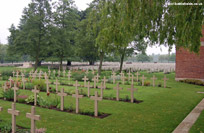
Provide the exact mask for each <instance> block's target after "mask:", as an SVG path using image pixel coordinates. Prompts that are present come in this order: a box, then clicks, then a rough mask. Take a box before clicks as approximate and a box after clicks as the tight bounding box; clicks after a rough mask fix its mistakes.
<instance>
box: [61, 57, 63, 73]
mask: <svg viewBox="0 0 204 133" xmlns="http://www.w3.org/2000/svg"><path fill="white" fill-rule="evenodd" d="M62 61H63V57H61V58H60V70H62Z"/></svg>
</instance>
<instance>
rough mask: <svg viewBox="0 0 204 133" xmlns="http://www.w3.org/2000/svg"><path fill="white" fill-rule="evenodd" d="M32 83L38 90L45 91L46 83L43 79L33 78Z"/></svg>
mask: <svg viewBox="0 0 204 133" xmlns="http://www.w3.org/2000/svg"><path fill="white" fill-rule="evenodd" d="M33 85H34V86H37V89H39V90H40V91H46V84H45V81H44V80H33Z"/></svg>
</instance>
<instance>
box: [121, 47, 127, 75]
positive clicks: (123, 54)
mask: <svg viewBox="0 0 204 133" xmlns="http://www.w3.org/2000/svg"><path fill="white" fill-rule="evenodd" d="M125 52H126V48H124V50H123V52H122V55H121V58H120V73H121V71H122V70H123V61H124V58H125Z"/></svg>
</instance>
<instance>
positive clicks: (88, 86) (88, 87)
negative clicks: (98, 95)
mask: <svg viewBox="0 0 204 133" xmlns="http://www.w3.org/2000/svg"><path fill="white" fill-rule="evenodd" d="M90 87H91V86H90V81H89V82H88V85H87V89H88V92H87V93H88V94H87V96H88V97H90Z"/></svg>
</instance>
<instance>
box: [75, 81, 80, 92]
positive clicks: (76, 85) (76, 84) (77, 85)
mask: <svg viewBox="0 0 204 133" xmlns="http://www.w3.org/2000/svg"><path fill="white" fill-rule="evenodd" d="M73 86H74V87H76V90H77V89H78V87H80V84H78V80H76V83H75V84H73Z"/></svg>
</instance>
